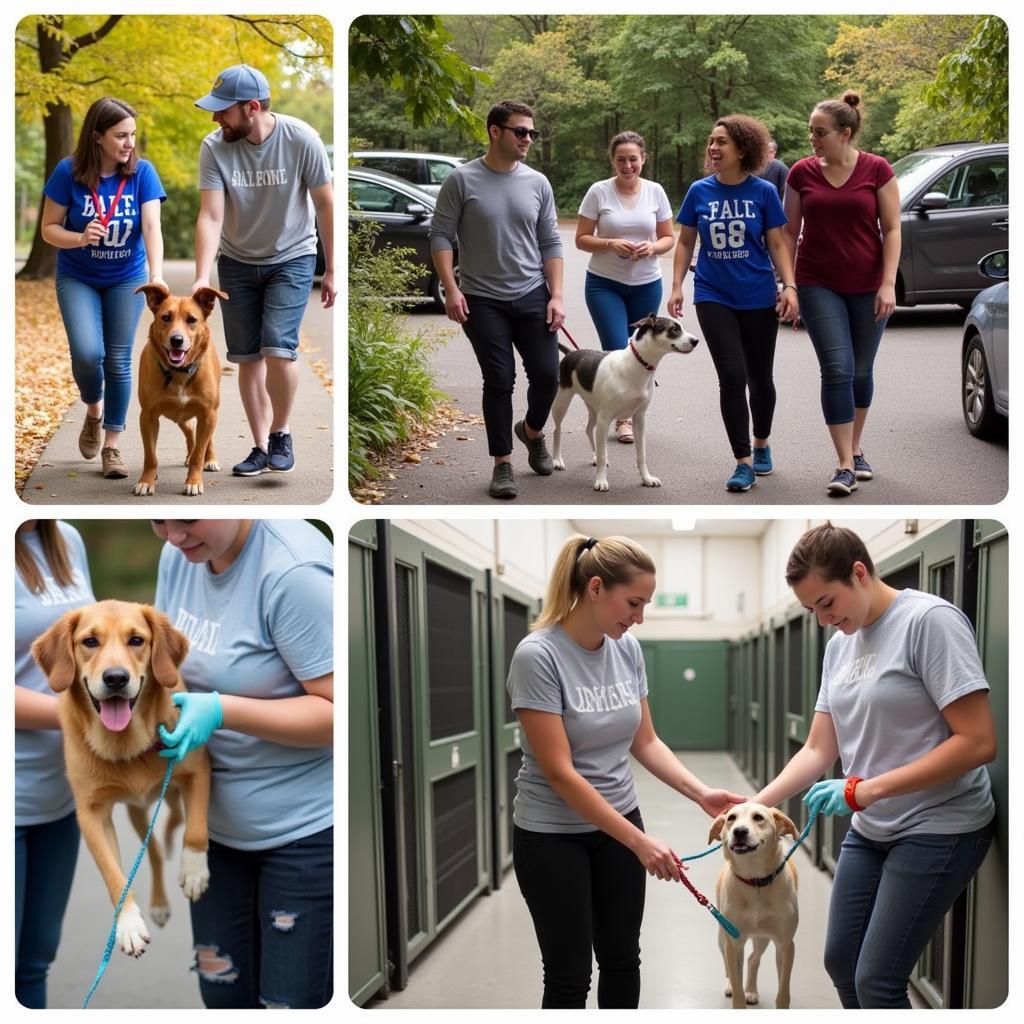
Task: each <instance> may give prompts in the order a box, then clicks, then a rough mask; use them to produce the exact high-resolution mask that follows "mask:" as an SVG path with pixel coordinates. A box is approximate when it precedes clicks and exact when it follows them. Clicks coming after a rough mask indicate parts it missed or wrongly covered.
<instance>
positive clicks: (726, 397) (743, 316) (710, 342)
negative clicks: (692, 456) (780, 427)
mask: <svg viewBox="0 0 1024 1024" xmlns="http://www.w3.org/2000/svg"><path fill="white" fill-rule="evenodd" d="M694 308H695V309H696V311H697V320H698V322H699V323H700V329H701V331H702V332H703V333H704V340H705V341H706V342H707V346H708V350H709V351H710V352H711V358H712V360H713V361H714V364H715V370H716V371H717V372H718V395H719V403H720V405H721V409H722V422H723V423H724V424H725V432H726V434H728V436H729V444H730V445H732V453H733V455H734V456H735V457H736V458H737V459H743V458H747V457H748V456H749V455H750V454H751V450H750V420H751V418H753V421H754V437H762V438H763V437H768V436H769V434H771V432H772V417H773V416H774V415H775V382H774V381H773V380H772V364H773V363H774V362H775V335H776V334H777V332H778V329H779V321H778V318H777V317H776V315H775V309H774V307H771V306H769V307H768V308H767V309H733V308H732V307H731V306H723V305H721V304H720V303H717V302H698V303H697V304H696V305H695V307H694ZM748 388H749V389H750V411H749V413H748V411H747V389H748Z"/></svg>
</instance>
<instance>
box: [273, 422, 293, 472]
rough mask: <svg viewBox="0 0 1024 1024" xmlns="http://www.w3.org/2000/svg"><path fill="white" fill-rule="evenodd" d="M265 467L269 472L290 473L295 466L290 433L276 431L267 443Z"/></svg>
mask: <svg viewBox="0 0 1024 1024" xmlns="http://www.w3.org/2000/svg"><path fill="white" fill-rule="evenodd" d="M267 468H268V469H269V470H270V472H271V473H290V472H291V471H292V470H293V469H294V468H295V455H294V454H293V453H292V435H291V434H285V433H283V432H282V431H280V430H279V431H277V432H276V433H274V434H271V435H270V440H269V443H268V444H267Z"/></svg>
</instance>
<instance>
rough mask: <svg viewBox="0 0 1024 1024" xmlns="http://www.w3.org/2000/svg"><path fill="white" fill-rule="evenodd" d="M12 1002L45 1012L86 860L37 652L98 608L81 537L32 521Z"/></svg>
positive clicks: (26, 530) (17, 782) (18, 733)
mask: <svg viewBox="0 0 1024 1024" xmlns="http://www.w3.org/2000/svg"><path fill="white" fill-rule="evenodd" d="M14 559H15V567H16V569H17V572H16V574H15V577H14V728H15V733H14V871H15V874H14V942H15V961H14V963H15V967H14V995H15V998H16V999H17V1000H18V1002H19V1003H21V1005H22V1006H27V1007H28V1008H29V1009H30V1010H42V1009H45V1008H46V976H47V974H48V973H49V970H50V964H51V963H53V960H54V958H55V957H56V955H57V946H58V945H59V943H60V931H61V924H62V922H63V920H64V911H65V909H66V907H67V903H68V896H69V895H70V894H71V881H72V879H73V877H74V874H75V861H76V859H77V857H78V840H79V832H78V822H77V820H76V818H75V800H74V797H73V796H72V795H71V788H70V786H68V780H67V778H66V777H65V775H64V744H63V740H62V737H61V733H60V723H59V722H58V720H57V695H56V694H55V693H54V692H53V690H52V689H51V688H50V684H49V682H48V681H47V678H46V676H45V675H44V674H43V671H42V669H41V668H40V667H39V666H38V665H37V664H36V662H35V659H34V658H33V657H32V642H33V641H34V640H35V639H36V637H37V636H39V634H40V633H42V632H43V631H44V630H46V629H47V628H48V627H49V626H52V625H53V624H54V623H55V622H56V621H57V619H59V618H60V617H61V616H62V615H63V614H64V613H65V612H66V611H69V610H70V609H72V608H79V607H81V606H82V605H86V604H91V603H92V602H93V601H94V600H95V598H94V597H93V593H92V584H91V582H90V580H89V563H88V561H87V560H86V556H85V546H84V545H83V544H82V538H81V537H80V536H79V534H78V532H77V531H76V530H75V529H73V528H72V527H70V526H68V525H67V524H66V523H61V522H58V521H57V520H55V519H39V520H35V519H31V520H29V521H28V522H25V523H22V524H21V526H19V527H18V529H17V531H16V532H15V535H14Z"/></svg>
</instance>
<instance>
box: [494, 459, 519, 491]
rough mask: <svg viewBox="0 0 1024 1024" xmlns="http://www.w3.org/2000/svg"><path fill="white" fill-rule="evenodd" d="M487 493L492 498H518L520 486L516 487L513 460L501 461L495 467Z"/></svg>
mask: <svg viewBox="0 0 1024 1024" xmlns="http://www.w3.org/2000/svg"><path fill="white" fill-rule="evenodd" d="M487 493H488V494H489V495H490V496H491V497H492V498H517V497H518V496H519V488H518V487H516V478H515V475H514V474H513V472H512V463H511V462H499V463H498V464H497V465H496V466H495V467H494V473H493V474H492V475H491V486H490V487H488V488H487Z"/></svg>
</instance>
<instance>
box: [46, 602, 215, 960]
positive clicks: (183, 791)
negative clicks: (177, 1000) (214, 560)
mask: <svg viewBox="0 0 1024 1024" xmlns="http://www.w3.org/2000/svg"><path fill="white" fill-rule="evenodd" d="M187 653H188V640H187V639H186V638H185V636H184V634H182V633H180V632H178V630H176V629H175V628H174V627H173V626H172V625H171V624H170V621H169V620H168V618H167V616H166V615H164V614H163V613H162V612H158V611H157V610H156V609H155V608H151V607H149V605H139V604H128V603H126V602H124V601H101V602H99V603H98V604H93V605H88V606H86V607H84V608H77V609H75V610H73V611H69V612H67V613H66V614H64V615H63V616H62V617H61V618H59V619H58V620H57V621H56V622H55V623H54V624H53V625H52V626H50V628H49V629H47V630H46V632H45V633H43V634H42V636H40V637H39V638H38V639H37V640H36V642H35V643H34V644H33V645H32V654H33V655H34V656H35V659H36V661H37V662H39V665H40V667H41V668H42V670H43V671H44V672H45V673H46V676H47V678H48V679H49V681H50V686H51V687H52V688H53V689H54V690H55V691H56V692H57V693H59V694H60V700H59V704H58V715H59V717H60V725H61V730H62V731H63V733H64V759H65V761H66V762H67V775H68V781H69V782H70V783H71V790H72V792H73V793H74V796H75V810H76V812H77V815H78V824H79V827H80V828H81V830H82V835H83V836H84V837H85V842H86V844H87V845H88V847H89V852H90V853H91V854H92V856H93V859H94V860H95V861H96V866H97V867H98V868H99V869H100V874H101V875H102V876H103V881H104V883H105V884H106V887H107V895H108V896H109V897H110V902H111V905H112V906H114V907H116V906H117V902H118V900H119V899H120V898H121V892H122V890H123V889H124V887H125V883H126V881H127V879H126V878H125V875H124V872H123V870H122V868H121V862H120V857H119V855H118V847H117V836H116V835H115V833H114V826H113V822H112V820H111V814H112V812H113V809H114V804H115V803H120V802H124V803H127V804H128V816H129V818H130V819H131V822H132V825H133V826H134V827H135V830H136V831H137V832H138V833H139V837H140V838H142V837H144V836H145V834H146V831H147V829H148V827H149V813H148V812H147V808H149V807H150V805H151V804H153V803H154V802H155V800H156V798H157V797H158V796H159V794H160V788H161V786H162V784H163V778H164V774H165V772H166V771H167V760H166V759H165V758H162V757H160V755H159V753H158V750H159V741H158V737H157V728H156V727H157V724H158V723H159V722H164V723H165V724H166V725H167V726H168V727H171V728H173V725H174V724H175V723H176V722H177V716H178V710H177V708H175V707H174V705H173V703H172V702H171V693H172V692H174V691H175V690H184V689H185V687H184V684H183V683H182V681H181V676H180V675H179V673H178V667H179V666H180V665H181V663H182V661H183V660H184V658H185V655H186V654H187ZM171 778H172V781H171V785H170V787H169V788H168V790H167V805H168V808H169V809H170V816H169V818H168V822H167V827H166V830H165V833H164V843H165V845H166V846H168V848H169V846H170V840H171V833H172V830H173V829H174V828H175V827H176V826H177V825H179V824H180V823H181V820H182V809H181V798H182V797H184V801H185V845H184V848H183V849H182V853H181V872H180V874H179V876H178V882H179V883H180V885H181V887H182V889H183V890H184V893H185V895H186V896H187V897H188V898H189V899H190V900H197V899H199V897H200V896H201V895H202V894H203V893H204V892H205V891H206V887H207V885H208V883H209V879H210V873H209V870H208V868H207V864H206V849H207V845H208V844H207V829H206V814H207V809H208V807H209V802H210V759H209V755H208V754H207V752H206V750H205V749H201V750H194V751H192V752H191V753H190V754H189V755H188V756H187V757H186V758H185V759H184V760H183V761H181V762H180V763H176V764H175V766H174V774H173V775H172V777H171ZM149 861H150V867H151V868H152V872H153V898H152V902H151V905H150V915H151V917H152V918H153V921H154V923H156V924H158V925H161V926H162V925H163V924H165V923H166V922H167V919H168V918H169V917H170V914H171V911H170V907H169V906H168V903H167V894H166V892H165V890H164V880H163V852H162V851H161V849H160V844H159V842H158V841H157V838H156V835H155V834H154V835H153V837H152V838H151V839H150V843H149ZM147 942H149V933H148V932H147V930H146V925H145V923H144V922H143V920H142V914H141V913H140V912H139V908H138V906H137V905H136V902H135V896H134V894H133V893H132V892H129V893H128V895H127V897H126V899H125V902H124V906H123V907H122V908H121V913H120V915H119V916H118V919H117V944H118V946H119V947H120V948H121V950H122V951H123V952H125V953H127V954H128V955H129V956H134V957H137V956H141V955H142V953H144V952H145V950H146V943H147Z"/></svg>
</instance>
